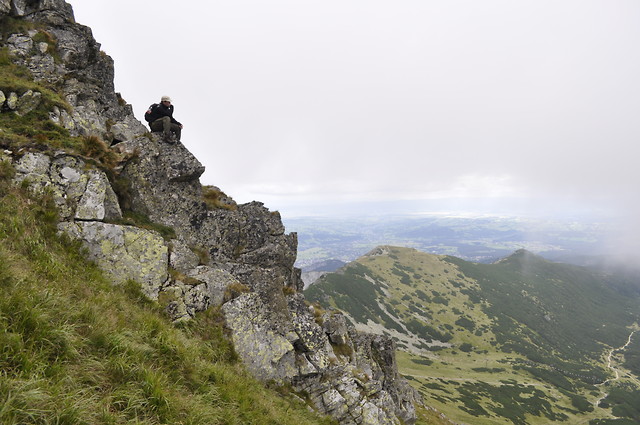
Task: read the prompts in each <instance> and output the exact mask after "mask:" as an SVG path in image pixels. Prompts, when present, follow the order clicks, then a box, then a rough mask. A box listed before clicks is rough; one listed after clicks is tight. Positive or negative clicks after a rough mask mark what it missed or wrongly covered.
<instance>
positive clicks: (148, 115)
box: [144, 103, 158, 124]
mask: <svg viewBox="0 0 640 425" xmlns="http://www.w3.org/2000/svg"><path fill="white" fill-rule="evenodd" d="M157 107H158V104H157V103H154V104H153V105H151V106H149V109H147V112H145V113H144V119H145V121H146V122H148V123H149V124H151V123H152V122H153V121H154V117H153V112H154V110H155V109H156V108H157Z"/></svg>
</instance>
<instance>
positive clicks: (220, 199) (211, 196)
mask: <svg viewBox="0 0 640 425" xmlns="http://www.w3.org/2000/svg"><path fill="white" fill-rule="evenodd" d="M202 198H203V199H204V202H205V204H206V205H207V208H208V209H210V210H217V209H225V210H231V211H233V210H237V209H238V207H237V205H236V204H235V203H233V204H230V203H227V202H225V200H226V199H231V198H229V197H228V196H227V195H226V194H225V193H224V192H222V191H221V190H220V189H218V188H216V187H213V186H203V187H202Z"/></svg>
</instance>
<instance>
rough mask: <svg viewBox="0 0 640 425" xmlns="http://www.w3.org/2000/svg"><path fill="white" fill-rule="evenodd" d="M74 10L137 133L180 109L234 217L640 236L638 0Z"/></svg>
mask: <svg viewBox="0 0 640 425" xmlns="http://www.w3.org/2000/svg"><path fill="white" fill-rule="evenodd" d="M68 1H69V0H68ZM70 3H71V4H72V5H73V7H74V11H75V16H76V20H77V21H78V22H79V23H82V24H84V25H87V26H90V27H91V28H92V30H93V34H94V36H95V38H96V39H97V40H98V42H100V43H101V44H102V49H103V50H104V51H105V52H106V53H107V54H109V55H110V56H112V57H113V59H114V60H115V68H116V81H115V83H116V90H117V91H119V92H121V93H122V95H123V97H124V98H125V99H126V100H127V101H128V102H129V103H131V104H132V105H133V107H134V110H135V113H136V115H137V117H138V118H139V119H141V120H142V119H143V112H144V111H145V110H146V108H147V107H148V106H149V104H151V103H154V102H158V101H159V99H160V96H162V95H165V94H166V95H169V96H171V97H172V98H173V102H174V105H175V117H176V118H177V119H178V120H179V121H181V122H182V123H183V124H184V131H183V138H182V141H183V143H184V144H185V145H186V146H187V148H189V149H190V150H191V151H192V152H193V153H194V154H195V155H196V156H197V157H198V158H199V159H200V160H201V161H202V162H203V163H204V165H205V166H206V172H205V174H204V175H203V177H202V179H201V180H202V182H203V183H204V184H213V185H217V186H219V187H220V188H221V189H222V190H224V191H225V192H227V194H229V195H230V196H232V197H233V198H234V199H236V200H237V201H238V202H248V201H251V200H254V199H255V200H260V201H263V202H265V204H266V205H267V207H269V208H270V209H272V210H276V209H278V210H280V211H281V212H282V214H283V215H284V216H286V215H287V214H313V213H314V212H323V211H327V210H328V209H330V208H333V206H334V205H336V204H339V203H344V202H356V201H367V202H369V201H374V202H379V201H390V202H391V203H392V204H395V205H400V206H404V205H406V206H407V208H408V211H407V212H414V211H409V210H410V209H412V208H415V207H416V203H411V202H406V201H410V200H428V201H429V202H428V203H426V204H424V208H427V209H428V208H430V207H433V208H436V207H438V206H440V207H445V206H446V208H459V209H460V210H473V209H474V208H477V209H485V210H489V209H492V210H493V211H494V212H496V213H501V212H504V213H507V212H510V211H513V210H519V211H529V212H531V211H535V212H538V213H541V214H557V213H560V212H563V210H566V211H569V212H571V211H578V210H581V211H593V212H613V213H624V214H625V215H626V216H627V219H628V220H629V225H635V226H636V227H637V229H638V230H640V226H638V225H637V223H638V221H636V220H637V219H638V217H639V215H638V214H640V207H639V205H638V204H640V198H639V196H638V182H640V167H639V166H638V159H639V155H638V154H639V153H640V148H639V147H638V142H639V141H640V2H639V1H637V0H626V1H625V0H597V1H594V0H535V1H533V0H532V1H519V0H489V1H484V0H437V1H433V0H396V1H390V0H339V1H337V0H271V1H264V0H224V1H219V0H213V1H208V2H203V1H195V0H182V1H180V2H175V1H168V0H156V1H153V2H147V1H145V2H143V1H136V0H126V1H125V0H70ZM343 206H344V205H343ZM327 207H329V208H327ZM336 208H337V207H336ZM507 210H509V211H507Z"/></svg>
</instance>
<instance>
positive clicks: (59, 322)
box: [0, 163, 333, 425]
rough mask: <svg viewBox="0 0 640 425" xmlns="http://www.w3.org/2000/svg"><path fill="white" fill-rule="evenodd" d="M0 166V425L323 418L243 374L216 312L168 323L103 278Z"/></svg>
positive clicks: (130, 289)
mask: <svg viewBox="0 0 640 425" xmlns="http://www.w3.org/2000/svg"><path fill="white" fill-rule="evenodd" d="M0 166H2V167H1V168H0V169H1V171H0V185H1V186H0V293H1V296H0V373H1V376H0V423H2V424H19V423H20V424H22V423H34V424H82V423H85V424H123V423H131V424H134V423H135V424H160V423H167V424H201V423H207V424H274V425H275V424H278V425H280V424H291V425H293V424H295V425H301V424H329V423H333V422H332V421H331V420H329V419H326V418H321V417H319V416H317V415H315V414H313V413H310V412H309V410H308V409H307V407H306V406H305V405H304V403H302V402H301V401H298V400H296V399H293V398H291V397H281V396H279V395H278V394H277V393H276V392H275V391H274V390H270V389H268V388H265V387H264V386H263V385H262V384H260V383H258V382H256V381H255V380H254V379H252V378H251V377H250V376H249V375H248V374H247V373H246V372H245V371H244V369H243V368H242V366H241V365H240V364H239V363H238V362H237V360H236V357H235V355H234V353H233V349H232V347H231V346H230V343H229V342H228V340H227V339H226V338H225V337H224V335H223V330H222V326H221V324H220V320H219V318H218V316H217V314H216V313H215V312H209V313H207V314H203V315H201V316H200V317H199V318H198V319H197V320H195V321H193V322H191V323H188V324H186V325H184V326H183V327H181V328H176V327H174V326H173V325H171V324H170V323H169V321H168V319H167V318H166V317H165V316H164V315H163V313H162V312H161V311H160V308H159V307H158V306H157V305H156V304H155V303H153V302H149V301H148V300H146V299H145V298H144V297H143V296H142V295H141V294H140V292H139V291H138V290H137V285H136V284H135V283H134V282H131V283H130V284H127V285H123V286H120V287H114V286H112V285H111V284H110V283H109V282H108V281H106V280H105V278H104V277H103V276H102V274H101V272H100V271H99V270H98V269H97V268H96V267H95V266H94V265H92V264H90V263H88V262H87V261H85V260H84V258H83V255H82V253H81V252H80V250H79V247H78V246H77V245H76V244H74V243H71V242H69V241H68V240H65V239H64V238H60V237H59V236H57V235H56V228H55V225H56V222H57V217H56V213H55V211H54V210H53V208H52V207H51V202H47V199H46V197H45V199H38V198H35V197H31V196H28V195H26V194H25V193H24V191H23V190H20V189H19V188H10V187H9V186H8V184H7V177H8V176H9V175H10V171H11V170H10V168H8V167H7V166H6V164H4V165H3V164H2V163H0Z"/></svg>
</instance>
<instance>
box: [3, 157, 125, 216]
mask: <svg viewBox="0 0 640 425" xmlns="http://www.w3.org/2000/svg"><path fill="white" fill-rule="evenodd" d="M14 167H15V169H16V175H15V177H14V180H15V181H16V182H17V183H22V182H23V181H24V182H25V183H27V184H28V186H29V187H30V188H31V189H32V190H33V191H35V192H40V193H41V192H43V191H45V190H48V191H49V192H50V193H51V195H52V196H53V200H54V202H55V204H56V206H57V207H58V211H59V213H60V215H61V217H62V218H63V219H73V218H75V219H79V220H92V221H95V220H98V221H104V220H117V219H119V218H122V211H121V210H120V205H119V203H118V198H117V196H116V194H115V192H114V191H113V188H112V187H111V183H110V182H109V179H108V178H107V176H106V175H105V173H104V172H103V171H101V170H98V169H96V168H91V167H90V166H88V164H87V163H86V162H85V161H84V160H82V159H80V158H77V157H75V156H73V155H68V154H65V153H60V154H57V155H55V156H53V157H51V156H49V155H46V154H43V153H37V152H28V153H26V154H24V155H23V156H22V157H20V158H18V159H17V160H16V161H15V162H14Z"/></svg>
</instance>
